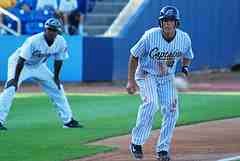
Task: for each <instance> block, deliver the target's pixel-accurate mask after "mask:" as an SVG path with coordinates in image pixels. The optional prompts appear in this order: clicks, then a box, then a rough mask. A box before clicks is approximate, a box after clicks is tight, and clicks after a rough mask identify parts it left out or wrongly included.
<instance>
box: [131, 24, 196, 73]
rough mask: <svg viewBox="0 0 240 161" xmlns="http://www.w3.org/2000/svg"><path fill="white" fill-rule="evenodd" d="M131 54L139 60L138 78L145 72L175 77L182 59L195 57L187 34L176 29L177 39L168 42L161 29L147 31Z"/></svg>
mask: <svg viewBox="0 0 240 161" xmlns="http://www.w3.org/2000/svg"><path fill="white" fill-rule="evenodd" d="M130 52H131V54H132V55H133V56H134V57H138V58H139V59H138V67H137V71H136V77H138V76H141V74H142V72H143V71H145V72H148V73H150V74H153V75H159V76H164V75H174V73H175V70H176V65H177V62H178V61H179V60H180V59H181V58H183V57H185V58H188V59H193V57H194V56H193V51H192V47H191V39H190V37H189V36H188V34H187V33H185V32H183V31H182V30H180V29H176V35H175V38H174V39H173V40H172V41H171V42H167V41H166V40H165V39H164V38H163V36H162V29H161V28H160V27H156V28H152V29H150V30H148V31H146V32H145V33H144V35H143V36H142V37H141V39H140V40H139V41H138V42H137V43H136V44H135V45H134V46H133V47H132V48H131V50H130Z"/></svg>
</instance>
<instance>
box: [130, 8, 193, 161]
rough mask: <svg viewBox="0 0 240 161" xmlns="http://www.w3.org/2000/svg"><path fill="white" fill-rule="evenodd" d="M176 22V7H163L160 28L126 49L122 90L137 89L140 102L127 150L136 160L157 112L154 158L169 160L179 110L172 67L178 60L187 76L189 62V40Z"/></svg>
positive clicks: (191, 57)
mask: <svg viewBox="0 0 240 161" xmlns="http://www.w3.org/2000/svg"><path fill="white" fill-rule="evenodd" d="M179 20H180V15H179V11H178V9H177V8H176V7H174V6H165V7H163V8H162V9H161V11H160V16H159V25H160V27H156V28H152V29H150V30H148V31H146V32H145V33H144V35H143V36H142V37H141V39H140V40H139V41H138V42H137V43H136V44H135V45H134V46H133V47H132V48H131V50H130V51H131V55H130V58H129V67H128V82H127V87H126V88H127V91H128V93H129V94H133V93H134V92H135V91H136V87H137V86H138V87H139V91H140V97H141V100H142V104H141V105H140V107H139V111H138V116H137V121H136V125H135V127H134V128H133V130H132V138H131V144H130V147H129V148H130V151H131V153H132V155H133V157H134V158H136V159H141V158H143V150H142V146H143V144H144V143H145V141H146V140H147V138H148V137H149V135H150V131H151V128H152V123H153V119H154V115H155V113H156V112H157V111H158V110H159V111H160V112H161V114H162V118H163V119H162V126H161V130H160V136H159V139H158V142H157V145H156V155H157V156H156V157H157V159H158V160H159V161H169V160H170V154H169V153H170V144H171V139H172V135H173V130H174V128H175V124H176V121H177V118H178V111H179V110H178V105H179V103H178V96H177V89H176V87H175V86H174V83H173V82H174V78H175V69H176V64H177V62H178V61H179V60H181V62H182V72H183V73H184V75H185V76H188V73H189V70H188V68H189V65H190V62H191V59H193V52H192V47H191V39H190V37H189V36H188V34H187V33H185V32H183V31H182V30H180V29H178V26H179Z"/></svg>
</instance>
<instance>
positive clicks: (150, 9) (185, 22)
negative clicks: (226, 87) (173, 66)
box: [113, 0, 240, 80]
mask: <svg viewBox="0 0 240 161" xmlns="http://www.w3.org/2000/svg"><path fill="white" fill-rule="evenodd" d="M165 5H175V6H176V7H177V8H178V9H179V10H180V14H181V26H180V28H181V29H183V30H184V31H186V32H187V33H189V35H190V37H191V38H192V47H193V51H194V53H195V59H194V61H193V64H192V70H201V69H204V68H229V67H230V66H231V65H232V64H233V63H234V62H235V61H236V58H238V59H239V58H240V45H238V43H239V40H238V37H239V36H240V32H239V27H240V18H239V16H240V1H239V0H231V1H228V0H145V2H144V5H143V6H142V7H141V8H140V9H139V11H138V12H137V13H136V14H135V15H133V16H132V17H129V21H128V23H127V24H126V25H125V27H124V29H123V30H122V31H121V37H123V38H125V39H126V40H125V41H124V42H125V47H124V48H125V51H124V52H122V53H118V52H115V53H114V57H117V58H119V57H124V58H121V59H120V60H121V63H116V64H114V73H113V79H116V80H117V79H122V78H125V79H126V74H127V59H128V56H129V54H130V53H129V49H130V48H131V46H132V45H133V44H134V43H135V42H136V41H137V40H138V39H139V38H140V37H141V35H142V34H143V33H144V31H145V30H147V29H149V28H151V27H154V26H157V17H158V15H159V11H160V9H161V8H162V7H163V6H165ZM117 54H121V55H117ZM120 68H121V69H120ZM119 71H121V72H119Z"/></svg>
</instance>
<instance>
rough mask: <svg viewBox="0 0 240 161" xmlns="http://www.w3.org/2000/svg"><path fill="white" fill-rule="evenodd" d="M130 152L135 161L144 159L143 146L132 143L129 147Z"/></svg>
mask: <svg viewBox="0 0 240 161" xmlns="http://www.w3.org/2000/svg"><path fill="white" fill-rule="evenodd" d="M129 150H130V152H131V154H132V156H133V157H134V159H137V160H140V159H142V158H143V151H142V146H141V145H136V144H133V143H131V144H130V145H129Z"/></svg>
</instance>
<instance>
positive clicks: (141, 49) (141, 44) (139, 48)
mask: <svg viewBox="0 0 240 161" xmlns="http://www.w3.org/2000/svg"><path fill="white" fill-rule="evenodd" d="M146 39H147V32H145V33H144V35H143V36H142V37H141V38H140V40H139V41H138V42H137V43H136V44H135V45H134V46H133V47H132V48H131V49H130V52H131V54H132V55H133V56H134V57H141V56H143V55H144V54H145V53H146V42H147V41H146Z"/></svg>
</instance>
